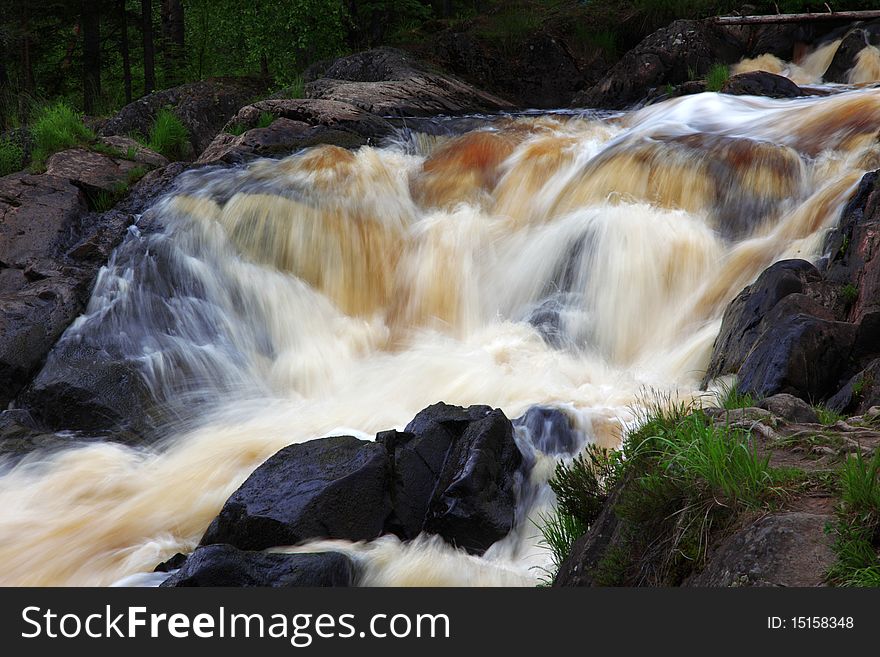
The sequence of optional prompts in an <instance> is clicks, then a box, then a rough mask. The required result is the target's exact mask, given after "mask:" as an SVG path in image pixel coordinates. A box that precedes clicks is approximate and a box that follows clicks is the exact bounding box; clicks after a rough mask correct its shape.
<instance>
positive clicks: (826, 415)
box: [813, 406, 843, 427]
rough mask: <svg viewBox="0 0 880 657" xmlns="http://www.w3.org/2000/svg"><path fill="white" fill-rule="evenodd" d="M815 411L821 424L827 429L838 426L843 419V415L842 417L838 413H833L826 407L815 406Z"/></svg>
mask: <svg viewBox="0 0 880 657" xmlns="http://www.w3.org/2000/svg"><path fill="white" fill-rule="evenodd" d="M813 410H814V411H816V417H818V418H819V424H822V425H824V426H826V427H830V426H831V425H832V424H836V423H837V422H840V420H842V419H843V415H841V414H840V413H838V412H837V411H832V410H831V409H830V408H826V407H825V406H814V407H813Z"/></svg>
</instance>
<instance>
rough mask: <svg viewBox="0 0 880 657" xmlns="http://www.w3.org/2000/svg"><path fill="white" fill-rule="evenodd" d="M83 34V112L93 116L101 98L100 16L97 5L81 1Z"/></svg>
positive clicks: (88, 1)
mask: <svg viewBox="0 0 880 657" xmlns="http://www.w3.org/2000/svg"><path fill="white" fill-rule="evenodd" d="M80 7H81V12H82V34H83V60H82V63H83V110H85V113H86V114H94V113H95V110H96V109H97V107H98V102H99V101H100V98H101V14H100V13H99V12H100V9H99V7H98V3H95V2H92V0H82V1H81V5H80Z"/></svg>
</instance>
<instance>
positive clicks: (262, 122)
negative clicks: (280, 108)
mask: <svg viewBox="0 0 880 657" xmlns="http://www.w3.org/2000/svg"><path fill="white" fill-rule="evenodd" d="M274 121H275V115H274V114H272V112H262V113H261V114H260V117H259V118H258V119H257V127H258V128H268V127H269V126H270V125H272V123H273V122H274Z"/></svg>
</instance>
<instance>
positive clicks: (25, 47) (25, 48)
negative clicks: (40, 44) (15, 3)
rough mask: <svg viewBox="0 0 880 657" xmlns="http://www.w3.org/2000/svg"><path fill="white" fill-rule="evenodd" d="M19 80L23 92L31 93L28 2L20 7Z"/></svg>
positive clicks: (32, 80) (31, 76) (32, 76)
mask: <svg viewBox="0 0 880 657" xmlns="http://www.w3.org/2000/svg"><path fill="white" fill-rule="evenodd" d="M20 16H21V80H22V84H23V86H24V90H25V91H29V92H32V91H33V90H34V87H35V86H36V85H35V84H34V67H33V63H32V62H31V26H30V13H29V11H28V0H24V2H23V3H22V7H21V14H20Z"/></svg>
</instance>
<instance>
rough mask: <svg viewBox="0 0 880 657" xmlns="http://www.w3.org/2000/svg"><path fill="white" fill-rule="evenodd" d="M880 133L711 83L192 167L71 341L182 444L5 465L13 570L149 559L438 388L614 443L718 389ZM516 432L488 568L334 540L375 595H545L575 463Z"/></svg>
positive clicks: (874, 163)
mask: <svg viewBox="0 0 880 657" xmlns="http://www.w3.org/2000/svg"><path fill="white" fill-rule="evenodd" d="M450 125H453V124H452V123H450ZM878 128H880V89H862V90H853V91H847V92H845V93H840V94H835V95H831V96H827V97H810V98H801V99H794V100H770V99H763V98H755V97H734V96H722V95H717V94H700V95H696V96H688V97H683V98H679V99H674V100H671V101H667V102H665V103H662V104H659V105H654V106H650V107H648V108H646V109H643V110H640V111H637V112H634V113H629V114H625V115H618V116H605V117H602V116H598V115H591V114H582V115H578V114H556V115H553V114H551V115H543V116H522V117H496V118H494V119H491V120H488V119H487V121H485V125H484V126H483V127H482V128H479V129H476V130H472V131H471V132H468V133H466V134H444V135H440V136H437V135H433V136H431V135H427V134H425V133H421V132H414V131H412V130H405V131H401V133H400V135H399V136H398V138H397V139H395V140H392V141H391V142H389V143H388V144H386V145H384V146H382V147H376V148H373V147H364V148H361V149H359V150H357V151H354V152H351V151H347V150H343V149H340V148H336V147H332V146H321V147H317V148H314V149H310V150H307V151H305V152H302V153H299V154H296V155H293V156H291V157H288V158H286V159H283V160H280V161H279V160H262V161H258V162H255V163H253V164H251V165H249V166H245V167H238V168H232V169H202V170H195V171H191V172H188V173H186V174H184V175H183V176H181V178H180V179H179V181H178V183H177V186H176V189H175V192H174V193H173V194H171V195H169V196H168V197H166V198H164V199H162V200H161V201H159V203H158V205H157V206H156V207H155V208H154V211H153V221H152V224H151V225H161V226H162V228H161V229H160V230H152V229H149V227H148V226H147V225H145V223H142V224H141V225H139V226H138V227H135V228H133V229H132V230H131V231H130V234H129V235H128V236H127V238H126V240H125V242H124V243H123V245H122V246H121V247H120V248H119V249H117V251H116V253H115V255H114V256H113V258H112V260H111V262H110V263H109V265H108V266H107V267H105V268H104V269H103V270H102V272H101V274H100V277H99V280H98V281H97V284H96V288H95V291H94V295H93V298H92V300H91V302H90V304H89V307H88V309H87V312H86V313H85V314H84V315H83V316H82V317H80V318H79V319H78V320H77V321H76V323H75V324H74V325H73V326H71V328H70V329H69V330H68V332H67V333H66V334H65V336H64V339H65V340H81V341H86V342H90V343H92V344H100V345H102V347H103V348H105V349H107V350H108V352H110V353H113V354H117V355H118V356H119V357H120V358H124V359H127V360H128V361H129V362H131V363H132V364H134V365H135V366H136V367H137V369H138V371H139V372H140V373H141V376H142V377H143V378H144V380H145V381H146V383H147V384H148V386H149V388H150V390H151V394H152V397H153V403H154V404H155V409H156V413H157V414H158V415H159V416H161V417H163V418H164V421H165V422H166V424H165V429H164V433H165V434H166V435H167V437H166V438H165V439H164V440H163V441H162V442H161V443H160V444H159V445H156V446H154V447H153V448H149V449H148V448H132V447H126V446H122V445H118V444H112V443H106V442H104V443H93V444H88V445H84V446H80V447H78V448H76V449H70V450H67V451H64V452H61V453H56V454H54V455H50V456H45V455H41V454H33V455H31V456H29V457H28V458H26V459H25V460H24V461H23V462H21V463H19V464H17V465H15V466H14V467H12V468H10V469H8V470H7V471H6V472H5V474H4V475H3V476H2V478H0V509H2V511H0V564H3V568H2V569H0V581H2V583H3V584H7V585H9V584H16V585H25V584H27V585H49V584H75V585H81V584H91V585H106V584H111V583H113V582H117V581H119V580H121V579H123V578H129V577H130V576H133V575H136V574H138V573H143V572H149V571H150V570H152V568H153V566H155V564H156V563H158V562H159V561H161V560H163V559H165V558H167V557H168V556H170V555H171V554H173V553H174V552H177V551H187V550H189V549H192V548H193V547H194V546H195V545H196V544H197V542H198V540H199V538H200V537H201V534H202V533H203V531H204V529H205V528H206V527H207V525H208V523H209V522H210V521H211V519H212V518H213V517H214V515H215V514H216V513H217V512H218V511H219V509H220V507H221V506H222V504H223V502H224V501H225V500H226V498H227V497H228V496H229V495H230V494H231V493H232V492H233V491H234V490H235V489H236V488H237V487H238V486H239V485H240V484H241V482H242V481H243V480H244V479H245V478H246V477H247V476H248V475H249V474H250V473H251V472H252V471H253V470H254V468H256V467H257V466H258V465H259V464H260V463H261V462H262V461H263V460H265V459H266V458H268V457H269V456H271V455H272V454H273V453H275V452H276V451H277V450H278V449H280V448H281V447H283V446H285V445H288V444H291V443H295V442H301V441H305V440H310V439H313V438H316V437H320V436H326V435H333V434H339V433H348V434H353V435H357V436H360V437H364V438H371V437H372V436H373V434H374V433H375V432H377V431H380V430H385V429H390V428H402V427H403V426H404V425H405V424H406V423H407V422H408V421H409V420H410V419H411V418H412V417H413V416H414V415H415V414H416V413H417V412H418V411H419V410H421V409H422V408H424V407H426V406H428V405H430V404H432V403H434V402H437V401H440V400H442V401H445V402H447V403H451V404H460V405H468V404H490V405H493V406H496V407H500V408H501V409H503V410H504V412H505V413H506V414H507V415H508V417H511V418H515V417H517V416H519V415H521V414H522V413H524V412H525V411H526V410H527V409H529V408H530V407H532V406H534V405H539V404H540V405H544V406H554V407H558V408H561V409H563V410H565V412H567V413H568V414H569V415H570V416H571V417H572V418H573V419H574V421H575V422H576V424H577V427H578V429H579V430H580V431H581V432H582V435H583V437H584V440H589V441H593V442H598V443H600V444H602V445H606V446H614V445H616V444H617V442H618V441H619V439H620V436H621V431H622V428H623V427H624V426H625V425H626V424H627V423H628V422H630V421H631V420H632V413H631V407H632V404H634V403H637V401H638V399H639V396H640V394H641V391H643V390H644V389H645V388H646V387H647V388H656V389H659V390H664V391H672V392H674V394H679V395H683V396H688V395H696V394H702V393H700V392H699V391H698V390H697V388H698V384H699V381H700V378H701V376H702V373H703V371H704V370H705V367H706V365H707V362H708V358H709V355H710V352H711V348H712V342H713V340H714V338H715V335H716V334H717V332H718V328H719V325H720V318H721V315H722V313H723V311H724V308H725V306H726V304H727V303H728V302H729V301H730V299H732V298H733V297H734V296H735V295H736V294H737V293H738V292H739V291H740V290H741V289H742V288H743V287H744V286H745V285H747V284H749V283H750V282H751V281H753V280H754V279H755V277H756V276H757V275H758V274H759V273H760V272H761V271H762V270H763V269H764V268H765V267H766V266H768V265H769V264H771V263H772V262H774V261H776V260H779V259H782V258H790V257H803V258H810V259H815V258H817V257H820V256H821V255H822V254H821V249H822V244H823V238H824V236H825V234H826V232H827V230H828V229H829V228H830V227H832V226H833V225H834V224H835V222H836V220H837V218H838V216H839V213H840V210H841V208H842V206H843V204H844V203H845V202H846V200H847V198H848V196H849V195H850V193H851V191H852V189H853V187H854V186H855V185H856V184H857V182H858V180H859V179H860V177H861V175H862V173H863V172H864V171H866V170H870V169H873V168H877V167H878V166H880V145H878V142H877V131H878ZM435 132H436V131H435ZM519 432H520V435H519V436H518V439H519V441H520V443H521V445H523V449H525V450H530V451H531V452H532V456H533V457H534V458H535V459H536V463H535V467H534V468H533V470H532V472H531V478H532V483H533V484H534V487H533V489H532V491H533V494H531V495H529V496H528V499H522V500H520V506H521V508H520V511H521V513H520V523H519V527H518V529H517V530H515V531H514V532H513V533H512V534H511V535H510V536H508V537H507V538H505V539H504V540H502V541H500V542H499V543H497V544H496V545H494V546H493V547H492V548H491V549H490V550H489V551H488V552H487V553H486V555H485V556H484V557H482V558H478V557H473V556H468V555H465V554H463V553H461V552H457V551H456V550H454V549H452V548H451V547H449V546H447V545H445V544H443V543H442V542H441V541H439V540H438V539H436V538H431V537H422V538H420V539H419V540H417V541H414V542H412V543H409V544H404V543H401V542H400V541H398V540H396V539H393V538H388V537H383V538H380V539H378V540H376V541H373V542H371V543H365V544H358V545H352V544H348V543H345V542H339V541H333V542H330V545H332V546H333V547H334V549H341V550H344V551H347V552H349V553H350V554H352V555H353V556H354V558H355V559H357V560H358V561H359V562H360V563H361V564H362V565H363V568H362V570H363V572H364V580H363V582H362V583H363V584H365V585H370V584H381V585H408V584H427V585H438V584H453V585H475V584H493V585H533V584H535V583H536V582H537V581H538V580H539V579H540V577H541V576H542V572H541V570H540V567H542V566H546V564H547V562H548V561H549V555H548V553H547V551H546V550H544V549H543V548H541V547H540V546H539V545H538V541H539V532H538V530H537V527H536V523H538V524H539V523H540V522H541V520H540V518H541V515H542V513H545V512H546V511H547V510H548V509H550V508H551V507H552V504H553V496H552V493H550V491H549V490H548V488H547V487H546V485H545V482H546V480H547V478H548V477H549V476H550V474H551V473H552V470H553V467H554V464H555V457H553V456H551V455H545V454H543V453H541V452H540V450H537V449H536V448H535V447H534V446H530V443H531V442H534V439H535V437H534V436H530V435H529V433H528V431H526V430H525V429H522V428H521V429H520V430H519ZM326 545H327V542H324V543H320V544H318V547H320V546H326ZM315 547H316V546H315V545H309V546H305V547H302V546H300V547H297V548H291V549H315ZM124 581H125V582H128V583H131V582H135V581H141V580H138V579H137V578H135V579H125V580H124Z"/></svg>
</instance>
